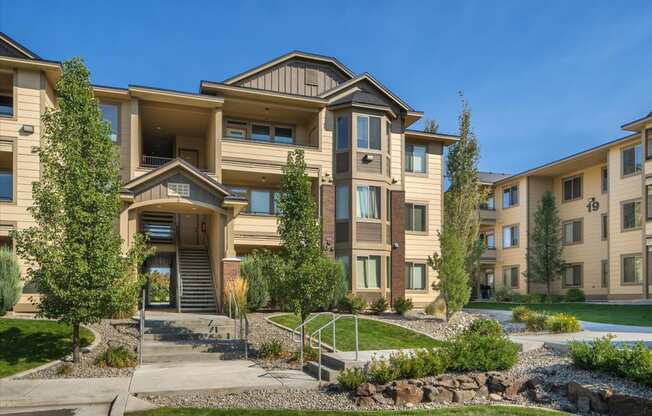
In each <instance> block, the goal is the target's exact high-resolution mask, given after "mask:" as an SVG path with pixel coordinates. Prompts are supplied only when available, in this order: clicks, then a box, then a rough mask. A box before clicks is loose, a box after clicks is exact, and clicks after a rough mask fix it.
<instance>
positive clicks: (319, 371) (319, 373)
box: [317, 331, 321, 386]
mask: <svg viewBox="0 0 652 416" xmlns="http://www.w3.org/2000/svg"><path fill="white" fill-rule="evenodd" d="M317 374H318V376H319V377H317V379H318V380H319V385H320V386H321V331H319V370H318V372H317Z"/></svg>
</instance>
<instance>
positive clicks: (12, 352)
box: [0, 319, 93, 378]
mask: <svg viewBox="0 0 652 416" xmlns="http://www.w3.org/2000/svg"><path fill="white" fill-rule="evenodd" d="M71 335H72V329H71V328H70V327H69V326H66V325H62V324H60V323H58V322H53V321H39V320H34V319H0V346H2V347H0V378H2V377H6V376H9V375H11V374H15V373H19V372H21V371H25V370H28V369H30V368H34V367H38V366H39V365H43V364H45V363H47V362H49V361H52V360H56V359H59V358H61V357H63V356H65V355H67V354H69V353H70V352H71ZM81 336H82V345H89V344H90V343H91V342H92V341H93V333H92V332H90V331H89V330H87V329H84V328H82V329H81Z"/></svg>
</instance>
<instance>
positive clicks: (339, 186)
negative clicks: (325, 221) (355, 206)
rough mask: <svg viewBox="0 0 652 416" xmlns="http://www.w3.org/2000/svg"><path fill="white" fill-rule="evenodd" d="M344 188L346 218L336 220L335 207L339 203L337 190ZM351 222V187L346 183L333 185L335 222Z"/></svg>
mask: <svg viewBox="0 0 652 416" xmlns="http://www.w3.org/2000/svg"><path fill="white" fill-rule="evenodd" d="M344 188H346V217H345V218H338V217H337V207H338V203H339V198H338V193H337V191H338V189H344ZM350 220H351V187H350V186H349V184H348V183H341V184H335V221H336V222H337V221H340V222H348V221H350Z"/></svg>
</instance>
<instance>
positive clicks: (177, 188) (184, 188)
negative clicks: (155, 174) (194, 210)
mask: <svg viewBox="0 0 652 416" xmlns="http://www.w3.org/2000/svg"><path fill="white" fill-rule="evenodd" d="M168 196H180V197H189V196H190V184H189V183H178V182H168Z"/></svg>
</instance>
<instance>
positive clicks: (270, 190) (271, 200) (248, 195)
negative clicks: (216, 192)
mask: <svg viewBox="0 0 652 416" xmlns="http://www.w3.org/2000/svg"><path fill="white" fill-rule="evenodd" d="M224 186H226V187H227V188H228V189H232V188H240V189H243V190H244V191H245V194H246V198H247V202H248V203H247V208H245V209H244V210H243V211H242V212H241V213H240V215H245V216H252V217H277V216H278V214H277V213H275V212H274V194H275V193H277V192H281V190H280V189H279V188H261V187H258V186H255V187H250V186H247V185H224ZM253 191H258V192H268V193H269V194H270V198H269V205H270V206H269V209H270V212H269V213H266V212H251V211H249V210H250V209H251V193H252V192H253Z"/></svg>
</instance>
